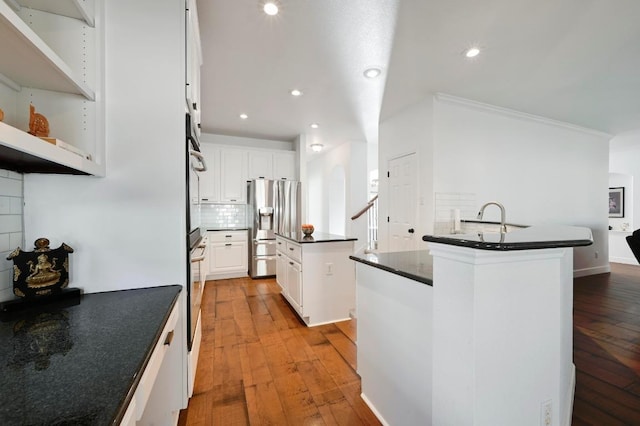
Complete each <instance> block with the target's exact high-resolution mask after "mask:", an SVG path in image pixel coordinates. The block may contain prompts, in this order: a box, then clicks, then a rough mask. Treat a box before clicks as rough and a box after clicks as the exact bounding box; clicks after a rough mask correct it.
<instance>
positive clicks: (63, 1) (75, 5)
mask: <svg viewBox="0 0 640 426" xmlns="http://www.w3.org/2000/svg"><path fill="white" fill-rule="evenodd" d="M10 3H15V4H17V5H19V6H20V7H26V8H29V9H37V10H41V11H43V12H49V13H55V14H56V15H62V16H67V17H69V18H75V19H80V20H81V21H84V22H86V23H87V25H89V26H90V27H93V26H94V19H93V13H92V12H91V10H90V8H89V6H90V4H89V3H88V2H87V0H10Z"/></svg>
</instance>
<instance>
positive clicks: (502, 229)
mask: <svg viewBox="0 0 640 426" xmlns="http://www.w3.org/2000/svg"><path fill="white" fill-rule="evenodd" d="M491 204H494V205H496V206H498V207H500V232H501V233H503V234H504V233H506V232H507V225H506V224H505V216H506V213H505V211H504V206H503V205H502V204H500V203H498V202H497V201H489V202H488V203H485V205H483V206H482V207H480V211H479V212H478V220H480V219H482V215H483V214H484V209H485V208H486V207H487V206H489V205H491Z"/></svg>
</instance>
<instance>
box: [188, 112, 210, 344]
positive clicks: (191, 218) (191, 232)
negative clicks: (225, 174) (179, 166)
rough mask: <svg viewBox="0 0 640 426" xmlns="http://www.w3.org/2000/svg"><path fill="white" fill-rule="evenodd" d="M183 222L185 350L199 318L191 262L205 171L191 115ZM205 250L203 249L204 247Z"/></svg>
mask: <svg viewBox="0 0 640 426" xmlns="http://www.w3.org/2000/svg"><path fill="white" fill-rule="evenodd" d="M185 146H186V189H187V191H186V192H187V196H186V210H187V212H186V213H187V214H186V218H187V232H186V234H187V237H186V244H187V253H188V255H187V259H186V260H187V281H186V282H187V283H189V285H188V288H187V295H188V303H187V329H188V336H189V338H188V345H189V350H191V347H192V345H193V340H194V335H195V331H196V326H197V320H198V316H199V314H200V301H201V293H202V289H201V288H200V287H199V285H200V282H201V281H202V282H203V283H204V280H201V277H202V276H203V271H200V266H201V264H200V262H201V261H196V260H194V259H199V258H200V257H201V251H202V250H201V249H202V247H201V246H202V232H201V230H200V194H199V188H200V182H199V181H200V177H199V173H201V172H204V171H206V170H207V165H206V163H205V159H204V157H203V155H202V153H201V152H200V143H199V142H198V139H197V136H196V133H195V131H194V124H193V121H192V117H191V114H189V113H187V114H186V144H185ZM205 249H206V247H205Z"/></svg>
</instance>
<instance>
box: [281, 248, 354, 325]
mask: <svg viewBox="0 0 640 426" xmlns="http://www.w3.org/2000/svg"><path fill="white" fill-rule="evenodd" d="M276 244H277V245H276V246H277V252H276V255H277V260H276V282H277V283H278V285H279V286H280V288H281V291H282V295H283V296H284V298H285V299H286V300H287V302H289V304H290V305H291V307H292V308H293V309H294V310H295V311H296V312H297V313H298V315H299V316H300V318H302V320H303V321H304V322H305V323H306V324H307V325H309V326H313V325H320V324H327V323H331V322H336V321H342V320H347V319H350V318H351V315H352V314H353V313H354V312H355V305H356V281H355V265H354V262H353V261H352V260H351V259H349V256H350V255H351V254H353V241H338V242H335V241H331V242H314V243H303V244H299V243H296V242H294V241H291V240H288V239H285V238H282V237H276Z"/></svg>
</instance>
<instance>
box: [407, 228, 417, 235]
mask: <svg viewBox="0 0 640 426" xmlns="http://www.w3.org/2000/svg"><path fill="white" fill-rule="evenodd" d="M408 232H409V233H410V234H413V233H414V232H416V231H415V230H414V229H413V228H409V231H408Z"/></svg>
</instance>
